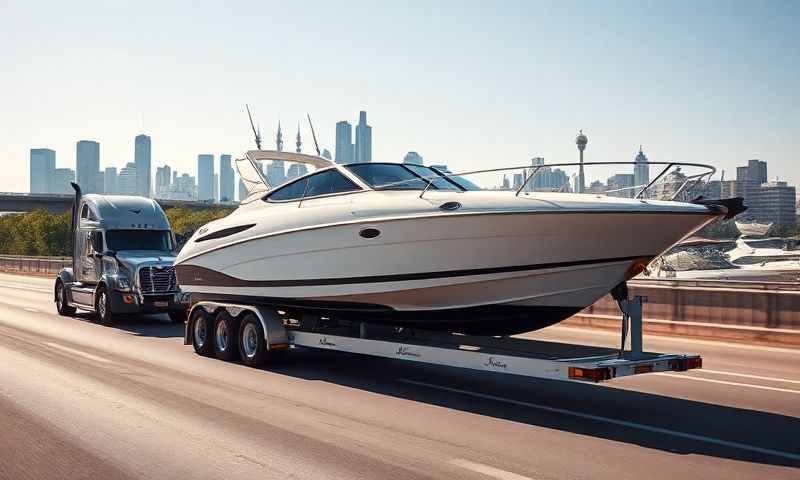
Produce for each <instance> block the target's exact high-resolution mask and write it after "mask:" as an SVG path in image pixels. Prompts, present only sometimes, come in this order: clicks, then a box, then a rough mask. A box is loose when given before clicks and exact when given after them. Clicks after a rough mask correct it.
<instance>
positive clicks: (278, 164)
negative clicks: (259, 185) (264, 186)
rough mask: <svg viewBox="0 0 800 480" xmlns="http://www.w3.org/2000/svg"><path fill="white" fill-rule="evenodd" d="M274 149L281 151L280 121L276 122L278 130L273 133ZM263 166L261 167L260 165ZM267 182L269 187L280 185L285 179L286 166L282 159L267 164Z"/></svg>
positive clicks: (281, 134)
mask: <svg viewBox="0 0 800 480" xmlns="http://www.w3.org/2000/svg"><path fill="white" fill-rule="evenodd" d="M275 149H276V150H277V151H279V152H282V151H283V132H281V122H278V132H277V133H276V134H275ZM262 168H263V167H262ZM266 174H267V175H266V176H267V183H269V185H270V186H271V187H274V186H276V185H280V184H281V183H283V182H284V181H286V168H285V167H284V165H283V160H273V161H271V162H269V164H267V172H266Z"/></svg>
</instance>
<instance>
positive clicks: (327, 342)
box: [319, 337, 336, 347]
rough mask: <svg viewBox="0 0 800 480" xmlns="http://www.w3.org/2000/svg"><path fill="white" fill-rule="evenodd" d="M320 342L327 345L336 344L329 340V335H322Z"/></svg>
mask: <svg viewBox="0 0 800 480" xmlns="http://www.w3.org/2000/svg"><path fill="white" fill-rule="evenodd" d="M319 344H320V345H322V346H325V347H335V346H336V344H335V343H333V342H331V341H330V340H328V337H322V338H320V339H319Z"/></svg>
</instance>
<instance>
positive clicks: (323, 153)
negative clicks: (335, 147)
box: [322, 148, 333, 160]
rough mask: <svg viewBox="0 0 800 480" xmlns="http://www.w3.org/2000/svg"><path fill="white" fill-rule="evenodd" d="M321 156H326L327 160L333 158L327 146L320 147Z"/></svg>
mask: <svg viewBox="0 0 800 480" xmlns="http://www.w3.org/2000/svg"><path fill="white" fill-rule="evenodd" d="M322 158H327V159H328V160H333V158H331V152H330V150H328V149H327V148H323V149H322Z"/></svg>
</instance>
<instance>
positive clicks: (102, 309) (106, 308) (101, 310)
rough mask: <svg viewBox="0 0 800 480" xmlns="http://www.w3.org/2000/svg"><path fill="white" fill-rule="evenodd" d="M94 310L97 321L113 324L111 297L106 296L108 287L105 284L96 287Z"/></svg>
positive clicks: (107, 324)
mask: <svg viewBox="0 0 800 480" xmlns="http://www.w3.org/2000/svg"><path fill="white" fill-rule="evenodd" d="M94 311H95V314H96V316H97V321H98V322H100V324H102V325H106V326H109V325H113V324H114V312H112V311H111V299H110V298H109V297H108V289H106V286H105V285H102V284H101V285H100V286H99V287H97V293H96V294H95V297H94Z"/></svg>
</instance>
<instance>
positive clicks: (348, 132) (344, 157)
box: [334, 120, 354, 164]
mask: <svg viewBox="0 0 800 480" xmlns="http://www.w3.org/2000/svg"><path fill="white" fill-rule="evenodd" d="M334 153H335V155H336V163H340V164H347V163H353V160H354V158H353V127H352V126H351V125H350V122H347V121H344V120H342V121H341V122H337V123H336V148H335V150H334Z"/></svg>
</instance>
